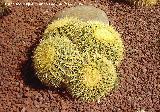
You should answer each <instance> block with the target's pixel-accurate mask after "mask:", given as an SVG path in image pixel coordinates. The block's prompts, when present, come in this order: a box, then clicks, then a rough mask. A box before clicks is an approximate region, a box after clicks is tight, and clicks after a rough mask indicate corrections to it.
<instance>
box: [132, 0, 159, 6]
mask: <svg viewBox="0 0 160 112" xmlns="http://www.w3.org/2000/svg"><path fill="white" fill-rule="evenodd" d="M129 2H130V3H132V4H135V5H137V6H153V5H156V4H157V3H158V0H129Z"/></svg>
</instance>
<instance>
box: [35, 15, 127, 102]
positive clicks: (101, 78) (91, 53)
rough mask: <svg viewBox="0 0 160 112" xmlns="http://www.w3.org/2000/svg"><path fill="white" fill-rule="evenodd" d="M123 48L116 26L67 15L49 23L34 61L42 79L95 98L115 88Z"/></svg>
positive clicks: (80, 96) (49, 83) (53, 84)
mask: <svg viewBox="0 0 160 112" xmlns="http://www.w3.org/2000/svg"><path fill="white" fill-rule="evenodd" d="M123 49H124V46H123V43H122V40H121V38H120V34H119V33H118V32H117V31H115V30H114V28H113V27H112V26H108V25H105V24H103V23H101V22H98V21H87V22H84V21H81V20H79V19H77V18H67V17H66V18H63V19H59V20H56V21H53V22H52V23H51V24H50V25H48V27H47V29H46V30H45V32H44V37H43V38H42V40H41V41H40V44H39V45H38V46H37V48H36V49H35V51H34V56H33V62H34V66H35V70H36V71H37V76H38V78H39V79H40V80H41V81H42V83H44V84H46V85H48V86H53V87H61V86H62V85H65V87H66V89H67V91H68V92H69V93H70V94H72V96H74V97H77V98H80V99H83V100H87V101H93V100H99V99H100V98H101V97H103V96H105V95H106V94H108V93H109V92H110V91H111V90H112V89H113V88H114V85H115V84H116V80H117V73H116V69H115V68H116V66H118V65H119V64H120V62H121V60H122V58H123Z"/></svg>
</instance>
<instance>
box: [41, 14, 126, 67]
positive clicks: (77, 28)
mask: <svg viewBox="0 0 160 112" xmlns="http://www.w3.org/2000/svg"><path fill="white" fill-rule="evenodd" d="M48 33H52V35H53V37H54V35H57V34H59V35H65V36H67V37H68V38H69V39H70V40H71V41H72V42H73V43H74V44H76V45H77V46H78V48H79V50H80V51H81V52H86V51H87V52H91V53H90V54H94V51H98V52H99V54H101V55H103V56H105V57H107V59H108V60H112V61H113V63H114V64H115V65H116V66H118V65H119V63H120V62H121V60H122V58H123V50H124V46H123V43H122V40H121V38H120V34H119V33H118V32H117V31H115V30H114V29H113V27H112V26H109V25H105V24H103V23H102V22H98V21H88V22H82V21H81V20H79V19H77V18H67V17H66V18H64V19H59V20H57V21H54V22H52V23H51V24H50V25H49V26H48V28H47V29H46V30H45V33H44V38H46V37H47V35H48ZM88 50H89V51H88Z"/></svg>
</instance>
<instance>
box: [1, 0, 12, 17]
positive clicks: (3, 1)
mask: <svg viewBox="0 0 160 112" xmlns="http://www.w3.org/2000/svg"><path fill="white" fill-rule="evenodd" d="M8 3H11V0H0V17H2V16H4V15H6V14H7V13H8V12H9V7H8V5H7V4H8Z"/></svg>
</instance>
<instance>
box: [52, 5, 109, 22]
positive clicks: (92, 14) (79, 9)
mask: <svg viewBox="0 0 160 112" xmlns="http://www.w3.org/2000/svg"><path fill="white" fill-rule="evenodd" d="M66 16H67V17H77V18H80V19H82V20H83V21H88V20H96V21H101V22H103V23H105V24H107V25H109V20H108V17H107V15H106V13H105V12H104V11H102V10H101V9H98V8H96V7H93V6H85V5H82V6H76V7H71V8H65V9H63V10H62V11H60V12H58V13H57V14H56V15H55V16H54V18H53V19H54V20H56V19H58V18H64V17H66Z"/></svg>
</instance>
